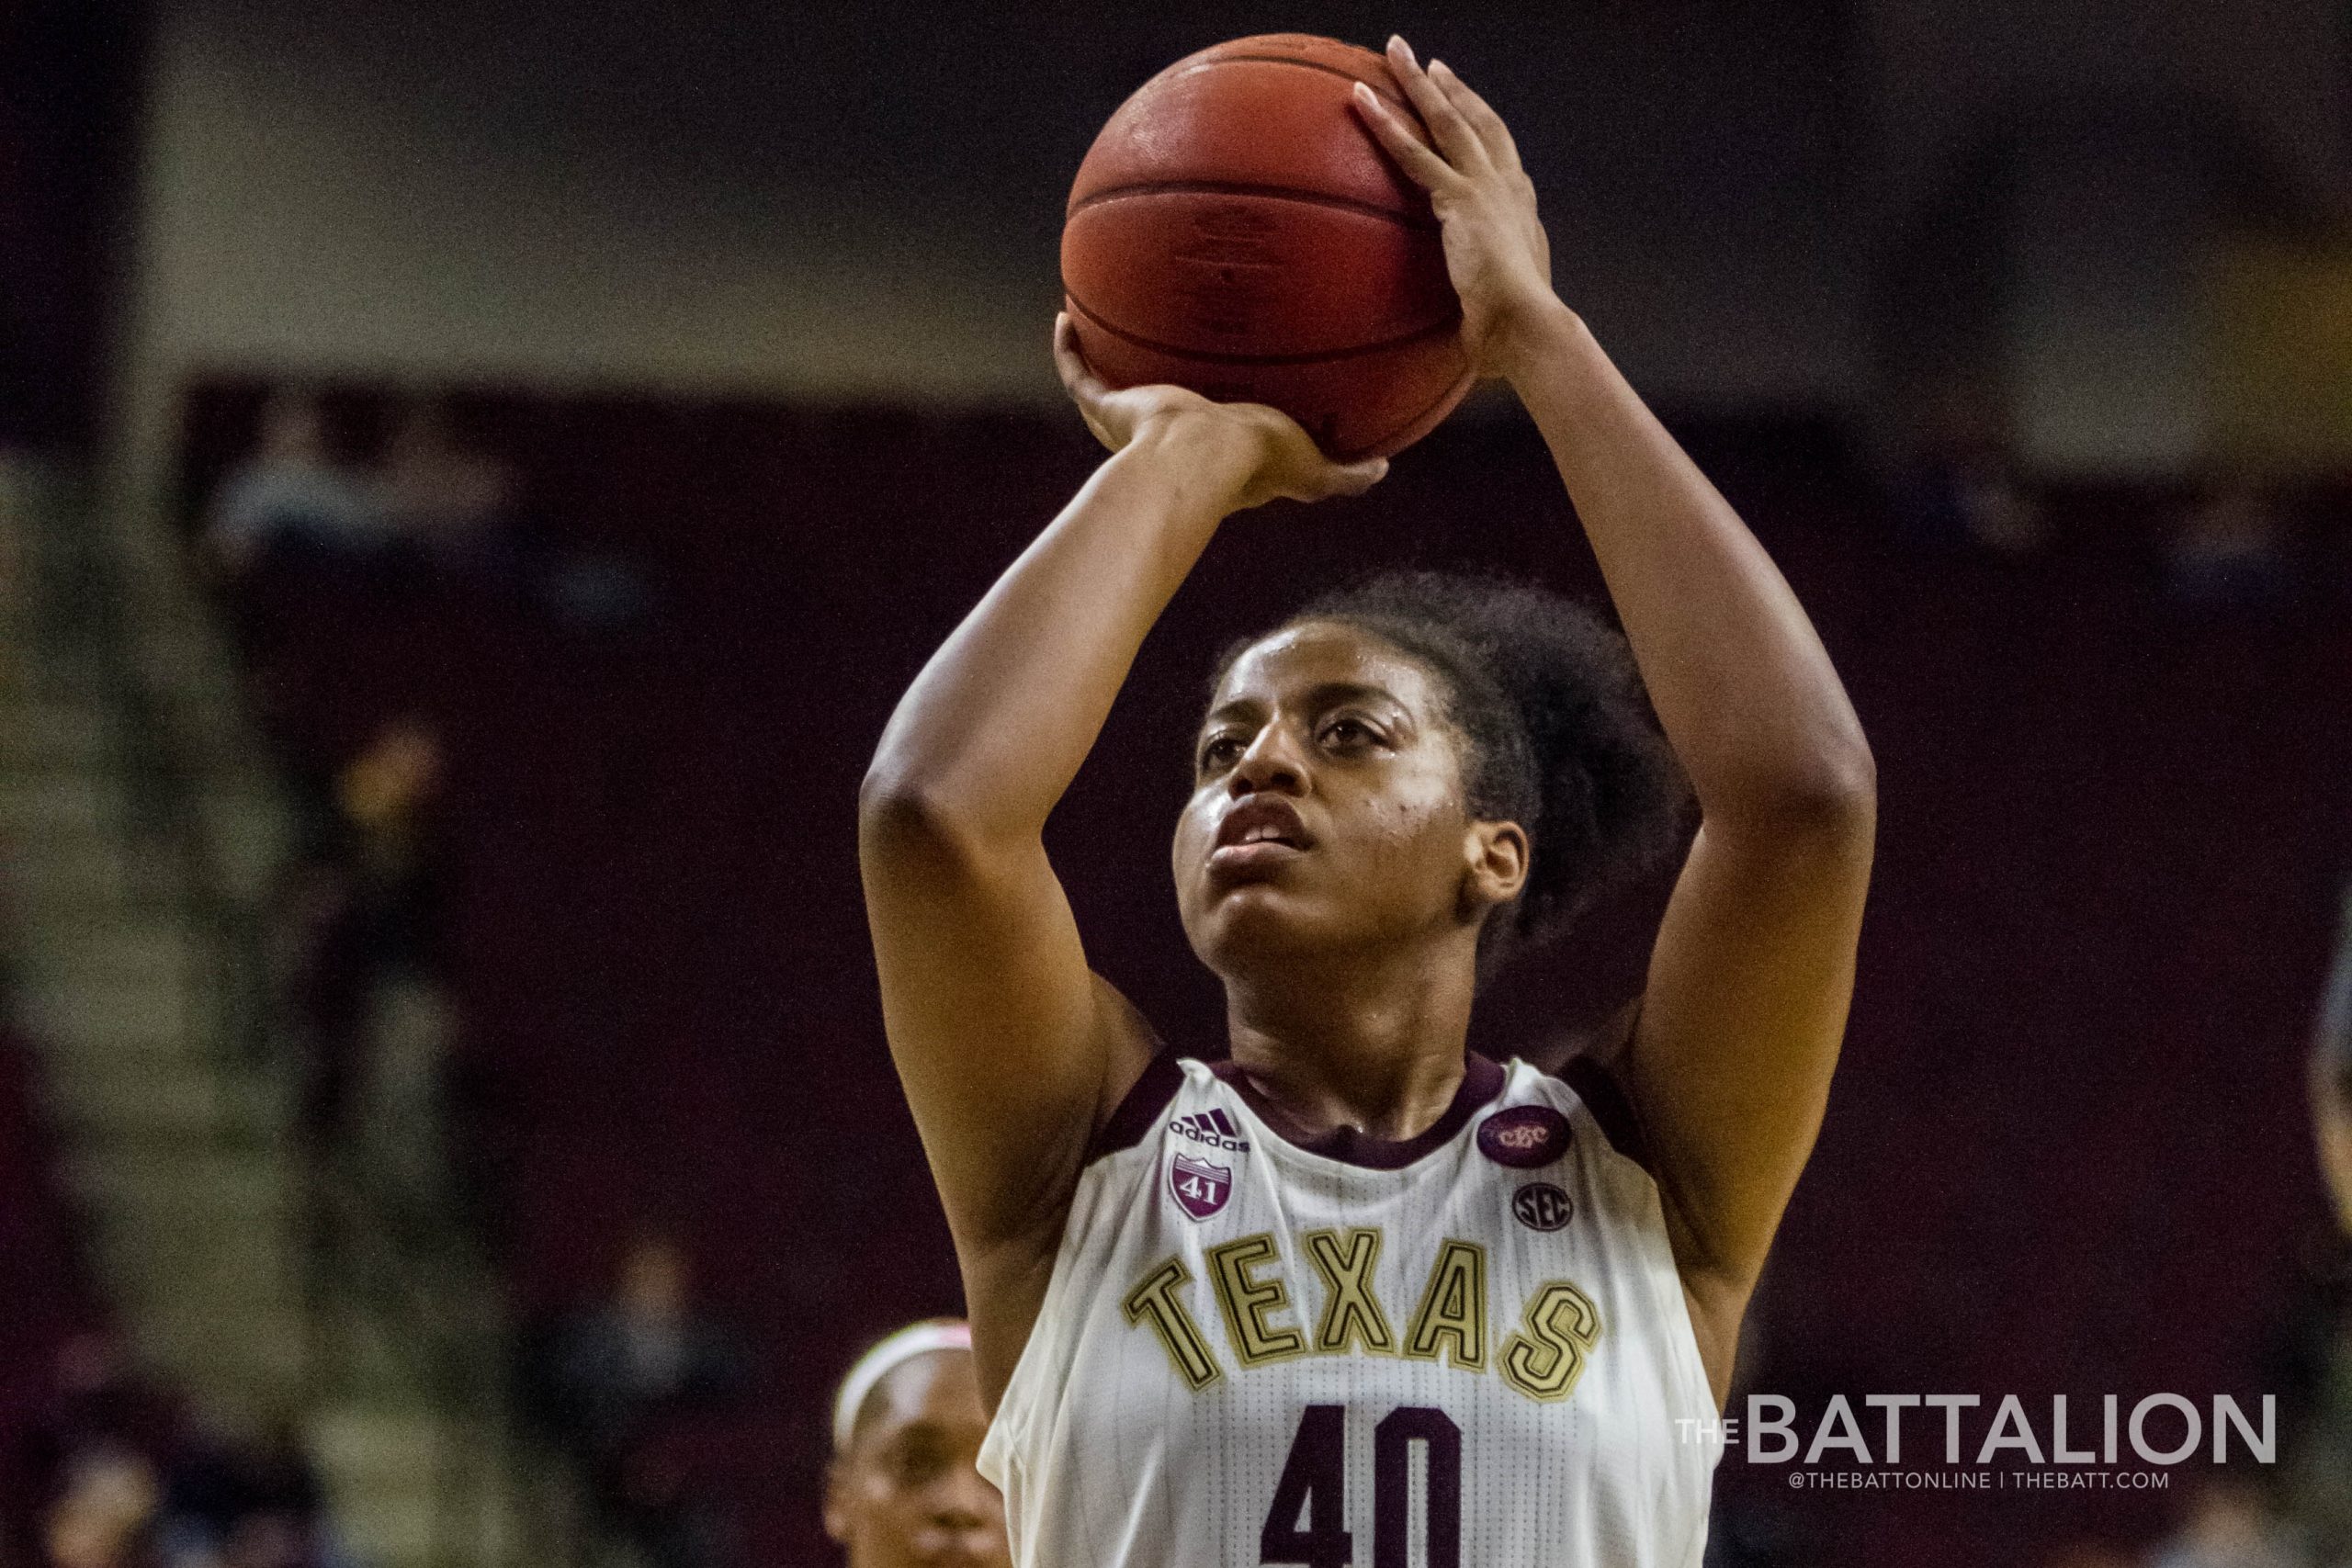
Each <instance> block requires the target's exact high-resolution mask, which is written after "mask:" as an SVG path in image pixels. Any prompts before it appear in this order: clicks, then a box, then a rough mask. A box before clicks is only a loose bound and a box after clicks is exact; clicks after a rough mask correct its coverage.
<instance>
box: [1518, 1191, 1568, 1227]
mask: <svg viewBox="0 0 2352 1568" xmlns="http://www.w3.org/2000/svg"><path fill="white" fill-rule="evenodd" d="M1510 1212H1511V1213H1514V1214H1516V1215H1518V1216H1519V1223H1520V1224H1523V1225H1525V1226H1526V1227H1527V1228H1528V1229H1529V1230H1532V1231H1555V1230H1558V1229H1559V1228H1560V1227H1561V1226H1562V1225H1565V1224H1567V1223H1568V1222H1569V1221H1570V1220H1572V1219H1574V1218H1575V1217H1576V1212H1577V1206H1576V1204H1575V1203H1573V1202H1571V1201H1569V1199H1568V1195H1567V1194H1566V1193H1565V1192H1563V1191H1561V1190H1559V1189H1558V1188H1556V1187H1555V1186H1553V1185H1552V1184H1551V1183H1550V1182H1548V1181H1531V1182H1529V1183H1528V1184H1527V1185H1526V1186H1524V1187H1522V1188H1521V1189H1520V1190H1518V1191H1516V1192H1514V1193H1512V1194H1511V1195H1510Z"/></svg>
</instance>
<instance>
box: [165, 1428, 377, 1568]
mask: <svg viewBox="0 0 2352 1568" xmlns="http://www.w3.org/2000/svg"><path fill="white" fill-rule="evenodd" d="M164 1511H165V1517H166V1521H167V1522H166V1529H165V1533H164V1540H165V1544H166V1550H167V1554H168V1556H169V1558H170V1561H171V1563H172V1568H183V1565H187V1568H194V1565H197V1564H201V1565H203V1568H215V1565H218V1568H325V1565H327V1564H330V1563H332V1562H335V1561H336V1560H337V1554H336V1553H335V1551H334V1549H333V1547H332V1544H331V1540H330V1532H329V1530H328V1528H327V1524H326V1507H325V1489H324V1488H323V1487H322V1485H321V1483H320V1481H319V1477H318V1472H317V1471H316V1470H315V1469H314V1468H313V1466H312V1465H311V1457H310V1454H309V1452H308V1450H307V1448H306V1446H305V1444H304V1442H303V1439H302V1433H301V1428H300V1426H299V1425H298V1424H297V1422H296V1421H295V1419H294V1416H293V1415H292V1413H291V1412H288V1411H281V1412H278V1413H277V1414H275V1415H273V1416H270V1417H268V1418H267V1419H266V1420H264V1421H261V1422H259V1423H255V1424H254V1425H253V1426H252V1427H250V1429H247V1428H246V1427H243V1425H241V1424H240V1425H232V1424H230V1423H226V1422H223V1421H219V1420H215V1421H212V1422H209V1423H199V1424H198V1426H197V1427H196V1428H195V1429H194V1430H192V1431H191V1432H190V1433H189V1434H188V1436H187V1438H186V1439H185V1440H184V1441H183V1442H182V1443H181V1445H180V1448H179V1451H178V1453H177V1454H176V1455H175V1458H174V1460H173V1462H172V1464H171V1467H170V1471H169V1473H168V1475H167V1477H166V1485H165V1488H164Z"/></svg>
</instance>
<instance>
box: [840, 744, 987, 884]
mask: <svg viewBox="0 0 2352 1568" xmlns="http://www.w3.org/2000/svg"><path fill="white" fill-rule="evenodd" d="M986 837H987V830H986V825H985V823H984V821H983V820H982V818H981V817H980V815H979V814H978V812H977V811H975V810H974V809H973V808H972V807H971V803H970V802H968V801H967V800H965V799H963V798H961V797H960V796H959V795H958V794H957V793H956V791H954V790H952V789H948V788H945V787H944V786H943V785H942V784H940V783H939V781H937V780H936V779H933V778H929V777H926V776H923V775H922V774H919V773H911V772H910V771H908V770H905V769H902V768H898V767H894V766H891V765H888V764H887V763H884V762H879V761H877V762H876V764H875V765H874V766H873V767H871V768H869V769H867V770H866V773H865V780H864V782H862V783H861V784H859V785H858V790H857V850H858V858H859V859H860V860H861V861H863V862H865V863H867V864H868V865H874V864H877V863H906V862H912V861H922V862H925V863H933V864H936V863H941V862H943V861H953V860H956V859H958V858H968V857H969V856H970V855H971V854H973V853H974V852H976V851H977V849H978V846H979V844H980V843H981V842H982V841H983V840H985V839H986Z"/></svg>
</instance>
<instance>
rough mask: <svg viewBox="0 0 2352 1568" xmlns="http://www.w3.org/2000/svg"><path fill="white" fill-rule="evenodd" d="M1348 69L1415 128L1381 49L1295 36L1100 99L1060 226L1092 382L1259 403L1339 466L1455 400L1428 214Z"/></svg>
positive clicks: (1242, 46)
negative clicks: (1099, 115)
mask: <svg viewBox="0 0 2352 1568" xmlns="http://www.w3.org/2000/svg"><path fill="white" fill-rule="evenodd" d="M1358 82H1363V83H1367V84H1369V85H1371V86H1372V88H1373V89H1374V91H1375V92H1378V93H1380V94H1381V95H1383V96H1385V98H1386V99H1387V100H1388V101H1389V103H1390V104H1391V105H1393V106H1394V107H1397V109H1398V110H1400V111H1401V112H1402V113H1403V115H1404V116H1405V118H1406V119H1407V121H1408V123H1409V124H1412V125H1414V126H1415V127H1416V128H1419V123H1420V122H1419V117H1418V116H1417V115H1415V114H1414V112H1413V109H1412V107H1411V106H1410V105H1409V104H1408V102H1407V101H1406V99H1405V96H1404V93H1403V91H1402V90H1401V89H1400V88H1399V87H1398V86H1397V79H1396V76H1395V74H1394V73H1392V72H1391V71H1390V70H1389V69H1388V62H1387V61H1386V60H1385V59H1383V58H1382V57H1381V56H1379V55H1377V54H1374V52H1373V51H1370V50H1368V49H1358V48H1356V47H1355V46H1354V45H1353V44H1346V43H1341V42H1340V41H1339V40H1337V39H1327V38H1317V37H1315V36H1313V35H1312V34H1306V33H1270V34H1266V35H1264V36H1262V37H1258V38H1245V39H1234V40H1232V41H1231V42H1229V43H1221V44H1218V45H1216V47H1215V48H1213V49H1204V50H1203V51H1201V52H1199V53H1198V54H1193V55H1188V56H1186V57H1185V58H1184V59H1182V60H1180V61H1178V62H1176V63H1175V64H1173V65H1171V66H1170V67H1169V68H1168V69H1167V70H1165V71H1162V72H1161V73H1159V75H1157V76H1154V77H1153V78H1152V79H1151V80H1150V81H1148V82H1146V83H1145V84H1144V85H1142V86H1141V87H1140V88H1138V89H1137V90H1136V94H1135V96H1133V97H1131V98H1129V99H1128V100H1127V101H1126V102H1125V103H1124V104H1122V105H1120V106H1119V108H1118V111H1117V112H1116V113H1115V114H1114V115H1112V117H1111V119H1110V123H1108V124H1107V125H1105V126H1103V132H1102V134H1101V135H1099V136H1097V137H1096V138H1095V139H1094V145H1093V147H1092V148H1091V149H1090V150H1089V151H1088V152H1087V154H1086V160H1085V162H1084V163H1082V164H1080V165H1079V170H1078V180H1077V183H1076V184H1075V185H1074V186H1072V187H1071V189H1070V193H1069V213H1068V216H1067V218H1066V220H1065V222H1064V224H1063V227H1062V289H1063V292H1064V294H1065V295H1066V297H1067V299H1068V305H1069V314H1070V317H1071V319H1072V321H1074V322H1075V323H1076V325H1077V330H1078V341H1079V347H1080V351H1081V352H1083V353H1084V354H1085V355H1086V357H1087V359H1088V361H1089V362H1090V363H1091V364H1092V365H1093V367H1095V369H1096V370H1097V371H1098V372H1100V373H1101V375H1102V376H1103V379H1104V380H1106V381H1108V382H1109V383H1110V384H1111V385H1112V386H1114V387H1132V386H1136V385H1139V384H1141V383H1143V382H1148V381H1172V382H1174V383H1175V384H1176V385H1178V386H1180V387H1189V388H1191V389H1193V390H1194V391H1196V392H1200V393H1202V394H1204V396H1207V397H1211V398H1215V399H1216V400H1218V401H1220V402H1261V403H1272V405H1273V406H1274V407H1276V408H1278V409H1281V410H1282V411H1283V412H1285V413H1287V414H1289V415H1290V416H1291V417H1292V418H1294V419H1295V420H1297V421H1298V422H1299V423H1301V424H1303V425H1305V426H1306V429H1307V431H1308V432H1309V434H1312V435H1313V436H1314V437H1315V439H1316V441H1317V444H1318V445H1320V446H1322V448H1323V450H1324V451H1325V452H1326V453H1327V454H1329V456H1331V457H1335V458H1338V459H1340V461H1343V462H1345V461H1352V460H1354V459H1356V458H1359V457H1385V456H1387V455H1389V454H1391V453H1394V452H1397V451H1401V450H1402V449H1404V448H1405V447H1407V446H1411V445H1412V444H1413V443H1414V442H1416V441H1418V440H1419V439H1420V438H1421V437H1422V436H1423V435H1426V434H1429V432H1430V430H1431V429H1432V428H1434V427H1435V426H1436V424H1437V423H1438V422H1439V421H1440V420H1442V419H1443V418H1444V417H1445V416H1446V414H1447V413H1449V412H1452V410H1453V405H1454V404H1456V403H1458V402H1460V401H1461V400H1462V396H1463V394H1464V392H1467V391H1468V390H1469V389H1470V383H1471V380H1472V373H1471V368H1470V363H1469V360H1468V358H1467V356H1466V355H1464V353H1463V351H1462V343H1461V334H1460V327H1461V321H1462V305H1461V301H1460V300H1459V299H1456V298H1455V296H1454V292H1453V284H1452V282H1450V281H1449V280H1448V278H1447V276H1446V272H1445V253H1444V249H1443V246H1442V243H1441V240H1440V237H1439V233H1438V222H1437V218H1436V216H1435V215H1434V214H1433V213H1431V212H1430V203H1429V197H1428V196H1427V194H1426V193H1424V192H1423V191H1422V190H1421V188H1420V187H1419V186H1417V185H1415V184H1414V183H1413V182H1412V181H1411V180H1410V179H1408V177H1407V176H1406V175H1404V173H1403V172H1402V171H1401V170H1399V169H1397V167H1396V165H1395V164H1392V163H1391V162H1390V161H1389V159H1388V155H1387V154H1386V153H1385V152H1383V151H1382V150H1381V147H1380V144H1379V143H1378V142H1377V141H1374V140H1373V136H1372V132H1371V130H1368V129H1367V128H1366V127H1365V125H1364V123H1363V119H1362V118H1361V117H1360V116H1359V115H1358V113H1357V111H1356V110H1355V109H1354V108H1353V107H1351V105H1350V104H1349V101H1348V100H1349V95H1350V94H1351V93H1352V92H1353V91H1354V89H1355V85H1356V84H1357V83H1358ZM1424 139H1425V140H1426V135H1425V136H1424Z"/></svg>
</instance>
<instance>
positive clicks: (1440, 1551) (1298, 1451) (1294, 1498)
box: [1258, 1404, 1462, 1568]
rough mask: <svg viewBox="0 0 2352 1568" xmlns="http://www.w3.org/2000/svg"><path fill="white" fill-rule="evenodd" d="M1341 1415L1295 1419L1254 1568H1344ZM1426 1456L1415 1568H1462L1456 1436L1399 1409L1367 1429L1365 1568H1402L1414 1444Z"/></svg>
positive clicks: (1347, 1558) (1437, 1418) (1437, 1419)
mask: <svg viewBox="0 0 2352 1568" xmlns="http://www.w3.org/2000/svg"><path fill="white" fill-rule="evenodd" d="M1347 1434H1348V1409H1347V1406H1346V1405H1344V1404H1310V1405H1308V1406H1307V1407H1306V1415H1304V1416H1300V1417H1299V1422H1298V1436H1297V1437H1295V1438H1292V1439H1291V1445H1290V1457H1289V1458H1288V1459H1286V1460H1284V1461H1283V1475H1282V1479H1281V1480H1280V1481H1278V1482H1276V1483H1274V1501H1273V1506H1272V1507H1270V1508H1268V1509H1267V1510H1266V1524H1265V1528H1264V1529H1261V1530H1260V1531H1259V1532H1258V1560H1259V1561H1260V1562H1300V1563H1305V1564H1306V1565H1307V1568H1350V1564H1351V1563H1352V1562H1354V1561H1355V1537H1354V1536H1353V1535H1352V1534H1351V1532H1350V1531H1349V1529H1348V1495H1347V1488H1348V1474H1347ZM1416 1443H1419V1444H1420V1445H1422V1448H1423V1450H1424V1452H1425V1453H1426V1455H1427V1458H1426V1459H1425V1461H1424V1462H1425V1463H1426V1464H1427V1465H1428V1466H1429V1471H1428V1475H1429V1481H1428V1484H1427V1487H1426V1488H1425V1490H1424V1493H1423V1495H1424V1496H1425V1498H1426V1499H1427V1506H1426V1508H1425V1509H1424V1510H1423V1521H1422V1529H1423V1530H1424V1531H1425V1532H1426V1536H1427V1539H1426V1540H1424V1541H1423V1543H1422V1551H1421V1561H1422V1562H1426V1563H1427V1564H1429V1568H1462V1428H1461V1427H1457V1426H1455V1425H1454V1424H1453V1418H1452V1417H1450V1416H1447V1415H1446V1413H1445V1412H1444V1411H1442V1410H1435V1409H1431V1408H1430V1406H1428V1405H1426V1404H1400V1405H1398V1406H1397V1408H1396V1409H1394V1410H1392V1411H1390V1412H1389V1413H1388V1414H1387V1415H1386V1416H1383V1417H1382V1418H1381V1421H1380V1424H1379V1425H1378V1426H1376V1427H1374V1428H1373V1429H1372V1568H1407V1564H1408V1563H1409V1562H1411V1561H1412V1557H1413V1554H1412V1551H1411V1550H1410V1546H1409V1543H1408V1541H1407V1540H1406V1539H1405V1533H1406V1531H1407V1529H1409V1528H1410V1516H1411V1508H1410V1506H1409V1504H1410V1500H1411V1495H1412V1464H1413V1445H1414V1444H1416Z"/></svg>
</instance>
